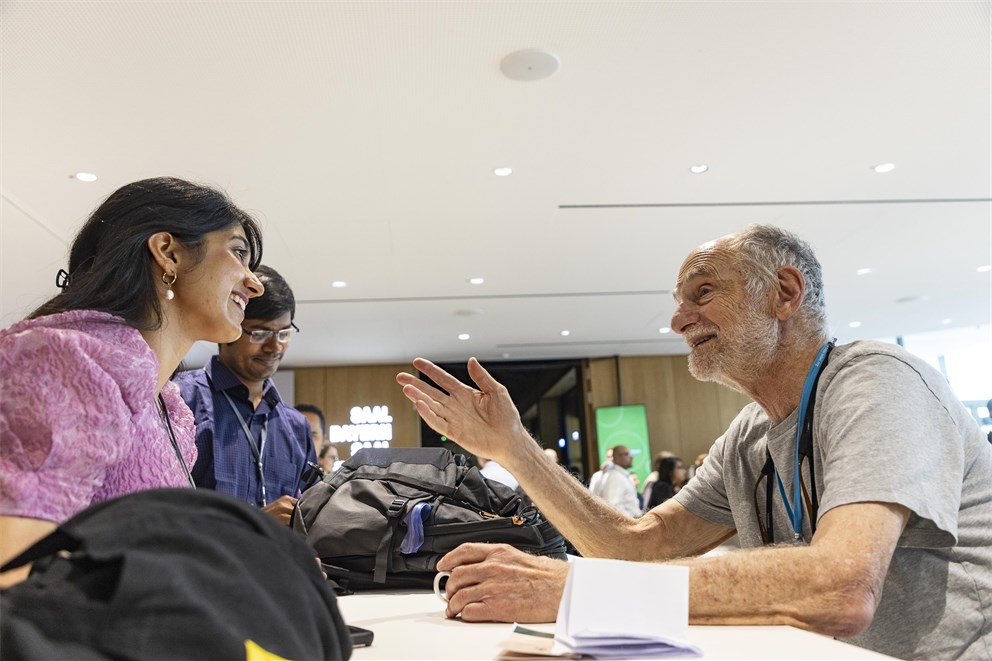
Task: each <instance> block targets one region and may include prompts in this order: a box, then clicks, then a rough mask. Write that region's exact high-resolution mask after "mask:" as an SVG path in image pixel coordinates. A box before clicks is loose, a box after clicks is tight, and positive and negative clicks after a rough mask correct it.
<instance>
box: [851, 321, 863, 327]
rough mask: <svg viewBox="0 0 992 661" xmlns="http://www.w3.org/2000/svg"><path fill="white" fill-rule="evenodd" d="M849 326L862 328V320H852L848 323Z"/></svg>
mask: <svg viewBox="0 0 992 661" xmlns="http://www.w3.org/2000/svg"><path fill="white" fill-rule="evenodd" d="M848 326H850V327H851V328H860V327H861V322H860V321H852V322H851V323H849V324H848Z"/></svg>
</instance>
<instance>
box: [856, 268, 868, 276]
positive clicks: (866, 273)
mask: <svg viewBox="0 0 992 661" xmlns="http://www.w3.org/2000/svg"><path fill="white" fill-rule="evenodd" d="M869 273H871V269H858V275H868V274H869Z"/></svg>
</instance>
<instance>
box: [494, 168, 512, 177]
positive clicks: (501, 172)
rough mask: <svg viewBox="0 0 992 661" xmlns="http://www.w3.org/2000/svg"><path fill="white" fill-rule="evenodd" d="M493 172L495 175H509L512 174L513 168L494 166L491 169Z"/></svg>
mask: <svg viewBox="0 0 992 661" xmlns="http://www.w3.org/2000/svg"><path fill="white" fill-rule="evenodd" d="M493 174H494V175H496V176H497V177H509V176H510V175H511V174H513V168H496V169H495V170H493Z"/></svg>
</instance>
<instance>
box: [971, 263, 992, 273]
mask: <svg viewBox="0 0 992 661" xmlns="http://www.w3.org/2000/svg"><path fill="white" fill-rule="evenodd" d="M975 270H976V271H978V272H979V273H988V272H989V271H992V264H986V265H985V266H979V267H978V268H977V269H975Z"/></svg>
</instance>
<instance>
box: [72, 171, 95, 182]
mask: <svg viewBox="0 0 992 661" xmlns="http://www.w3.org/2000/svg"><path fill="white" fill-rule="evenodd" d="M69 178H70V179H75V180H76V181H84V182H86V183H87V184H88V183H91V182H94V181H96V175H95V174H93V173H92V172H77V173H76V174H70V175H69Z"/></svg>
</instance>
